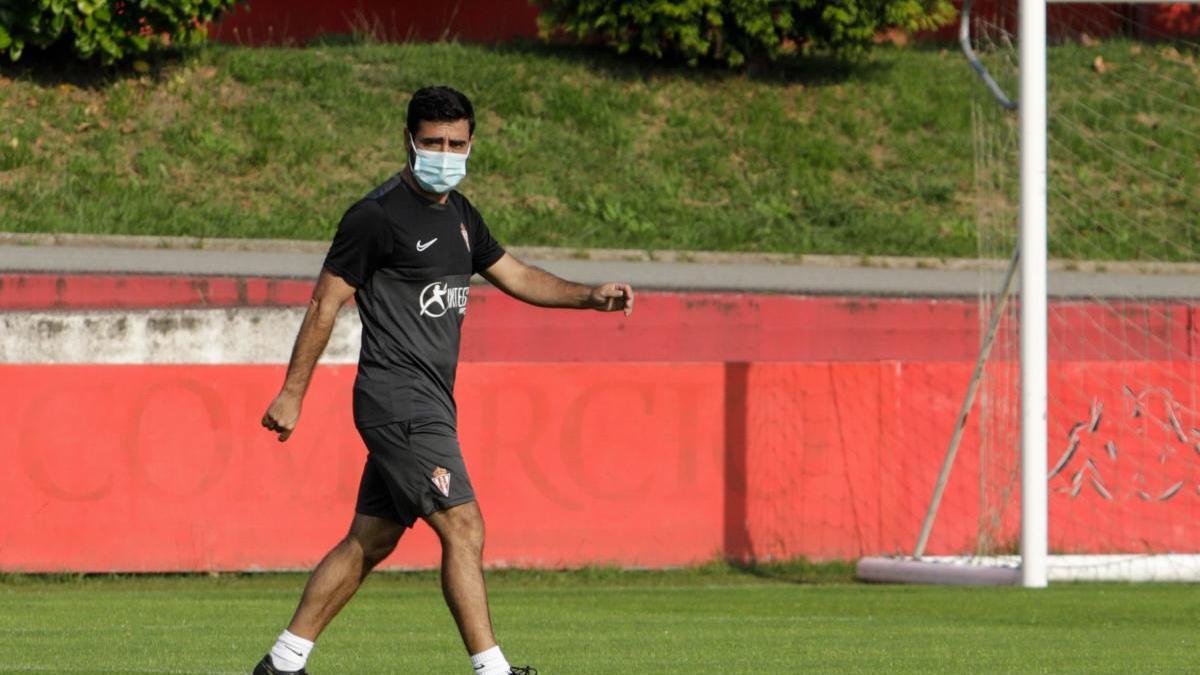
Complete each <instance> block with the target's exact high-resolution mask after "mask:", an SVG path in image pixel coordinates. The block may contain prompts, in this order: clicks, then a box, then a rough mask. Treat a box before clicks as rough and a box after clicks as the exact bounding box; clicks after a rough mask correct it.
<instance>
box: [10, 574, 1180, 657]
mask: <svg viewBox="0 0 1200 675" xmlns="http://www.w3.org/2000/svg"><path fill="white" fill-rule="evenodd" d="M785 577H786V575H785ZM303 582H304V578H303V577H302V576H300V575H263V576H250V577H221V578H217V579H211V578H203V577H174V578H172V577H167V578H156V577H141V578H138V577H134V578H124V579H115V580H112V579H86V580H82V581H79V580H75V581H70V580H68V581H53V580H42V579H37V578H25V579H21V580H18V581H16V582H14V581H12V580H10V581H8V582H7V583H0V635H3V636H4V640H3V641H0V671H6V672H27V671H31V670H32V671H37V670H44V671H52V672H63V673H68V672H71V673H75V672H89V673H102V672H110V673H111V672H146V673H149V672H162V673H167V672H174V673H201V672H206V673H214V672H215V673H233V672H245V671H244V670H239V669H248V668H249V665H250V664H252V662H253V661H255V660H257V658H258V657H259V656H261V654H262V652H264V651H265V650H266V648H267V647H268V646H269V643H270V642H271V640H272V639H273V638H274V636H275V634H276V633H277V631H278V630H279V629H280V626H281V623H282V622H283V621H285V620H286V618H287V616H288V615H289V614H290V612H291V610H292V608H293V606H294V602H295V601H296V599H297V597H298V596H299V592H300V589H301V588H302V585H303ZM490 586H491V589H492V596H493V603H492V605H493V614H494V615H495V617H496V621H497V626H498V631H499V635H500V638H501V640H502V642H503V644H504V646H505V649H506V651H507V652H508V653H509V654H510V655H511V656H512V657H513V658H514V660H516V661H519V662H523V661H525V660H529V661H531V662H533V663H534V664H535V665H537V666H538V667H539V668H541V669H542V672H543V673H550V674H551V675H553V674H562V675H566V674H567V673H610V672H634V673H693V672H723V673H725V672H730V673H783V672H845V673H876V672H892V673H929V672H1021V673H1035V672H1045V673H1126V672H1143V673H1154V672H1184V671H1187V670H1188V669H1190V668H1192V667H1193V666H1194V659H1195V650H1196V647H1197V646H1200V644H1198V643H1200V638H1197V637H1196V635H1195V630H1194V626H1195V624H1196V621H1197V620H1198V619H1200V615H1198V613H1197V607H1198V606H1200V605H1198V603H1197V599H1198V598H1200V589H1198V588H1197V587H1195V586H1155V585H1147V586H1124V585H1064V586H1056V587H1052V588H1050V589H1048V590H1043V591H1024V590H1019V589H953V588H923V587H887V586H862V585H846V584H835V585H811V584H803V583H795V582H793V581H789V580H787V579H786V578H784V579H778V578H772V577H771V576H765V577H764V576H761V575H750V574H744V573H738V572H735V571H731V570H724V571H722V570H719V569H718V570H714V569H709V570H704V571H695V570H685V571H675V572H666V573H662V572H658V573H654V572H647V573H636V572H634V573H604V574H600V575H590V574H587V573H582V574H581V573H543V574H529V573H494V574H493V575H492V576H491V578H490ZM311 664H312V667H313V671H314V672H316V673H339V672H364V673H365V672H403V673H456V672H465V671H466V666H465V664H466V659H465V658H464V656H463V655H462V653H461V646H460V644H459V643H458V639H457V637H456V634H455V632H454V626H453V623H452V621H451V620H450V617H449V614H448V612H447V611H446V609H445V607H444V605H443V604H442V600H441V596H440V593H439V591H438V588H437V582H436V580H435V576H434V575H432V574H429V573H418V574H382V575H376V576H375V577H372V579H371V580H370V581H369V582H368V584H367V586H366V587H365V588H364V589H363V591H362V592H361V593H360V594H359V596H358V597H357V598H356V599H355V600H354V602H352V603H351V604H350V605H349V607H348V608H347V610H346V611H345V612H344V613H343V615H342V616H341V617H339V618H338V620H337V621H336V622H335V623H334V624H333V626H332V627H331V628H330V629H329V631H328V632H327V633H326V635H325V636H324V637H323V639H322V641H321V643H320V645H319V646H318V648H317V650H316V652H315V655H314V657H313V660H312V662H311Z"/></svg>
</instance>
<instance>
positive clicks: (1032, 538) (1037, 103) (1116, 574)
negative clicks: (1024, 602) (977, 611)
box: [858, 0, 1200, 588]
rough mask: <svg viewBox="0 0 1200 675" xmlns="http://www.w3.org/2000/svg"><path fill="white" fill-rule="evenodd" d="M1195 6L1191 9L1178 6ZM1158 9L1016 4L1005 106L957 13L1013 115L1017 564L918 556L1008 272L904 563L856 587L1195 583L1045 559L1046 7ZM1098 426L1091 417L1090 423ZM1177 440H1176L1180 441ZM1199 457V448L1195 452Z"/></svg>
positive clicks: (1179, 572)
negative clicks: (1014, 56) (1012, 73)
mask: <svg viewBox="0 0 1200 675" xmlns="http://www.w3.org/2000/svg"><path fill="white" fill-rule="evenodd" d="M1186 2H1187V4H1198V3H1200V0H1186ZM1051 3H1053V4H1105V3H1108V4H1124V5H1128V4H1160V3H1153V2H1151V1H1150V0H1133V1H1132V2H1130V1H1128V0H1126V1H1124V2H1119V3H1118V2H1117V1H1116V0H1019V8H1018V12H1019V13H1018V22H1019V23H1018V26H1019V35H1018V40H1019V45H1018V54H1019V58H1018V63H1019V96H1018V97H1017V101H1016V103H1012V102H1010V101H1009V100H1008V99H1007V97H1006V96H1005V95H1004V93H1003V92H1002V91H1001V89H1000V87H999V86H998V85H997V84H996V83H995V81H994V80H992V78H991V75H990V74H989V73H988V72H987V71H986V69H985V68H983V66H982V65H980V64H979V63H978V61H976V60H975V56H974V54H973V52H972V51H971V47H970V42H969V34H968V31H967V26H968V23H967V22H968V20H969V18H968V16H967V15H968V13H969V11H970V4H969V0H967V4H966V5H965V6H964V9H963V12H964V16H963V25H962V30H961V31H960V38H961V41H962V42H963V50H964V52H965V53H966V54H967V57H968V58H969V59H970V60H971V63H972V66H974V67H975V69H976V70H977V71H978V72H979V74H980V75H981V77H982V78H983V80H984V82H985V84H987V86H988V88H989V89H991V90H992V92H993V94H994V95H995V96H996V98H997V100H998V101H999V102H1000V104H1002V105H1004V106H1005V107H1008V108H1010V109H1012V108H1016V109H1017V111H1018V115H1019V120H1018V129H1019V194H1020V205H1019V244H1018V246H1017V250H1018V251H1019V253H1015V254H1014V257H1013V264H1014V265H1016V264H1018V261H1019V279H1020V284H1019V287H1020V291H1019V292H1020V296H1019V297H1020V306H1019V324H1020V331H1019V361H1020V364H1019V373H1020V397H1019V400H1020V418H1019V419H1020V430H1019V438H1020V472H1019V476H1020V479H1019V489H1020V541H1019V546H1020V549H1019V550H1020V555H1019V556H979V557H973V558H970V559H965V558H961V557H950V556H926V555H924V553H925V548H926V543H927V541H928V539H929V534H930V529H931V528H932V527H933V521H934V517H935V515H936V511H937V508H938V503H939V501H940V499H941V496H942V491H943V489H944V488H945V485H946V481H947V479H948V476H949V473H950V471H951V467H952V465H953V462H954V456H955V453H956V452H957V449H958V442H959V438H960V436H961V433H962V428H963V426H964V425H965V424H966V420H967V418H968V413H969V411H970V409H971V407H972V404H973V402H974V398H975V393H976V388H977V385H978V380H979V378H980V376H981V371H982V369H983V366H984V364H985V362H986V361H987V358H988V352H989V350H990V349H991V343H992V339H993V337H994V332H995V330H996V324H997V323H998V321H999V315H1000V312H1001V311H1002V308H1003V305H1004V303H1005V302H1006V300H1007V298H1008V295H1009V291H1010V290H1011V288H1012V286H1013V272H1014V270H1015V269H1016V268H1013V269H1010V273H1009V278H1007V279H1006V281H1005V290H1004V292H1003V293H1002V294H1001V295H1000V296H999V297H1000V299H999V301H998V303H999V304H997V306H996V307H995V311H994V314H993V316H992V318H991V320H990V321H989V325H988V328H987V329H986V331H985V332H984V336H983V340H982V346H981V350H980V356H979V361H978V362H977V364H976V367H975V372H974V374H973V375H972V380H971V383H970V385H969V387H968V393H967V396H966V399H965V400H964V402H963V406H962V409H961V411H960V413H959V417H958V419H957V420H956V427H955V429H954V435H953V438H952V440H951V444H950V448H949V450H948V451H947V455H946V460H945V463H944V465H943V466H942V471H941V474H940V475H939V478H938V481H937V483H936V487H935V490H934V494H933V498H932V500H931V503H930V507H929V512H928V513H927V514H926V518H925V522H924V524H923V526H922V528H921V533H920V536H919V537H918V541H917V544H916V547H915V550H914V552H913V555H912V556H911V557H904V558H887V557H870V558H864V559H863V560H861V561H860V562H859V565H858V576H859V578H861V579H864V580H867V581H875V582H889V583H935V584H961V585H983V584H987V585H996V584H1004V585H1020V586H1024V587H1026V588H1042V587H1045V586H1046V585H1047V584H1048V583H1049V582H1050V581H1068V580H1128V581H1151V580H1152V581H1200V555H1188V554H1182V555H1180V554H1144V555H1143V554H1116V555H1062V556H1058V555H1056V556H1050V555H1049V541H1050V539H1049V499H1048V491H1049V490H1048V480H1049V476H1048V474H1049V470H1048V465H1049V452H1048V445H1047V441H1048V416H1049V391H1048V382H1049V375H1048V369H1049V363H1048V362H1049V353H1050V350H1049V328H1048V317H1049V294H1048V283H1047V282H1048V278H1047V277H1048V264H1047V262H1048V255H1047V250H1048V245H1047V242H1048V238H1049V237H1048V187H1047V184H1048V176H1049V170H1048V165H1047V163H1048V156H1047V155H1048V152H1047V148H1048V111H1047V95H1048V91H1047V5H1048V4H1051ZM1098 419H1099V417H1098V413H1097V420H1098ZM1181 433H1182V432H1181ZM1196 452H1197V453H1200V444H1198V445H1197V446H1196Z"/></svg>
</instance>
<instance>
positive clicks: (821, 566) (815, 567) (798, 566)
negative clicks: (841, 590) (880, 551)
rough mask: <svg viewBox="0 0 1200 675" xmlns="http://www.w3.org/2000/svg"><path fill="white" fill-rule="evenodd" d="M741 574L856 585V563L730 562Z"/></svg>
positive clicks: (799, 560)
mask: <svg viewBox="0 0 1200 675" xmlns="http://www.w3.org/2000/svg"><path fill="white" fill-rule="evenodd" d="M727 564H728V565H729V567H730V568H732V569H733V570H736V571H737V572H740V573H741V574H745V575H749V576H752V577H757V578H759V579H766V580H770V581H781V582H786V583H791V584H849V583H855V579H854V563H850V562H844V561H837V562H825V563H814V562H811V561H809V560H805V559H803V558H801V559H797V560H788V561H783V562H748V563H743V562H729V563H727Z"/></svg>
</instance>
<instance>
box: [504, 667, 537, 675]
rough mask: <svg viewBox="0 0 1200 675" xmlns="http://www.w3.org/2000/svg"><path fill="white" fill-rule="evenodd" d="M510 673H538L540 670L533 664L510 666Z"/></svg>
mask: <svg viewBox="0 0 1200 675" xmlns="http://www.w3.org/2000/svg"><path fill="white" fill-rule="evenodd" d="M508 675H538V672H537V668H534V667H533V666H509V667H508Z"/></svg>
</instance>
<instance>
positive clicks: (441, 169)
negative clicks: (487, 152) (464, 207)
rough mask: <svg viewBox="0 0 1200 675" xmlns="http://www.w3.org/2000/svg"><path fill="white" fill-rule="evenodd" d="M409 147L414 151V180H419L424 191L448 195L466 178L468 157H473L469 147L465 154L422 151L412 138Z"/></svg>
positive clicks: (418, 182)
mask: <svg viewBox="0 0 1200 675" xmlns="http://www.w3.org/2000/svg"><path fill="white" fill-rule="evenodd" d="M409 145H410V146H411V147H412V151H413V156H412V173H413V178H415V179H417V184H418V185H420V186H421V188H422V189H424V190H427V191H429V192H432V193H434V194H439V195H441V194H446V193H447V192H449V191H451V190H453V189H454V187H455V186H457V185H458V184H459V183H460V182H462V179H463V178H465V177H466V175H467V157H470V156H471V149H470V148H469V147H468V148H467V151H466V152H465V153H462V152H433V151H430V150H421V149H419V148H417V146H416V144H415V143H413V141H412V138H411V137H410V138H409Z"/></svg>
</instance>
